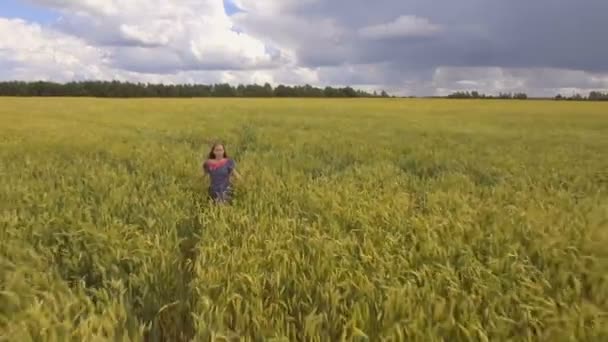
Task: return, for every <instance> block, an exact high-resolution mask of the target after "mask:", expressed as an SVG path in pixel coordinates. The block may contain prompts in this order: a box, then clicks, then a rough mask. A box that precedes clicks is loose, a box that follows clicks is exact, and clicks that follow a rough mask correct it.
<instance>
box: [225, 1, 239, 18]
mask: <svg viewBox="0 0 608 342" xmlns="http://www.w3.org/2000/svg"><path fill="white" fill-rule="evenodd" d="M224 11H226V14H227V15H233V14H235V13H239V12H243V10H242V9H240V8H239V7H238V6H237V5H235V3H234V2H233V1H232V0H224Z"/></svg>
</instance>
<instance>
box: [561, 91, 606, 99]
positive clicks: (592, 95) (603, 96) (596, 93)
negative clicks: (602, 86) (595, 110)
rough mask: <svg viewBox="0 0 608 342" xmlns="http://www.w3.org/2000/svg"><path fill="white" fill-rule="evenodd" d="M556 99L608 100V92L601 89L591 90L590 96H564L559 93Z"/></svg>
mask: <svg viewBox="0 0 608 342" xmlns="http://www.w3.org/2000/svg"><path fill="white" fill-rule="evenodd" d="M555 99H556V100H558V101H608V92H605V93H603V92H601V91H592V92H589V95H588V96H583V95H581V94H574V95H572V96H568V97H566V96H563V95H562V94H557V96H555Z"/></svg>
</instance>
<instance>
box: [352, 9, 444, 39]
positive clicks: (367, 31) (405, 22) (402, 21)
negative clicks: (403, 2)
mask: <svg viewBox="0 0 608 342" xmlns="http://www.w3.org/2000/svg"><path fill="white" fill-rule="evenodd" d="M441 30H442V28H441V26H439V25H436V24H433V23H431V22H430V21H429V20H428V19H426V18H419V17H416V16H410V15H406V16H400V17H399V18H397V19H395V20H394V21H391V22H389V23H385V24H380V25H372V26H367V27H364V28H362V29H360V30H359V34H360V35H361V36H363V37H364V38H369V39H387V38H404V37H405V38H424V37H432V36H434V35H436V34H438V33H440V32H441Z"/></svg>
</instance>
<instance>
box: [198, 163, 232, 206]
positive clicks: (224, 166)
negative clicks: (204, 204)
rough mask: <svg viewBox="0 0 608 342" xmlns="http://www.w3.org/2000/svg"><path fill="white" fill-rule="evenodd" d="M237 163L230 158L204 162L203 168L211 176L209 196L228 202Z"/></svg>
mask: <svg viewBox="0 0 608 342" xmlns="http://www.w3.org/2000/svg"><path fill="white" fill-rule="evenodd" d="M235 166H236V163H235V162H234V160H232V159H230V158H225V159H221V160H211V159H209V160H207V161H205V162H204V163H203V170H204V171H205V173H207V174H209V176H210V177H211V184H210V185H209V196H211V198H212V199H213V200H215V201H219V202H226V201H229V200H230V197H231V195H232V186H231V184H230V176H231V175H232V171H233V170H234V168H235Z"/></svg>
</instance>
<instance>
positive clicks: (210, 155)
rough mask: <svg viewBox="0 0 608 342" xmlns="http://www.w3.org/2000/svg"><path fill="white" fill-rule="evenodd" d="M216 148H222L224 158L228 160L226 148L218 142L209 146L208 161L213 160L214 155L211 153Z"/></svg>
mask: <svg viewBox="0 0 608 342" xmlns="http://www.w3.org/2000/svg"><path fill="white" fill-rule="evenodd" d="M218 146H222V147H223V148H224V158H228V153H226V146H225V145H224V144H222V143H219V142H218V143H214V144H213V145H211V151H209V159H215V153H213V150H215V148H216V147H218Z"/></svg>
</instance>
